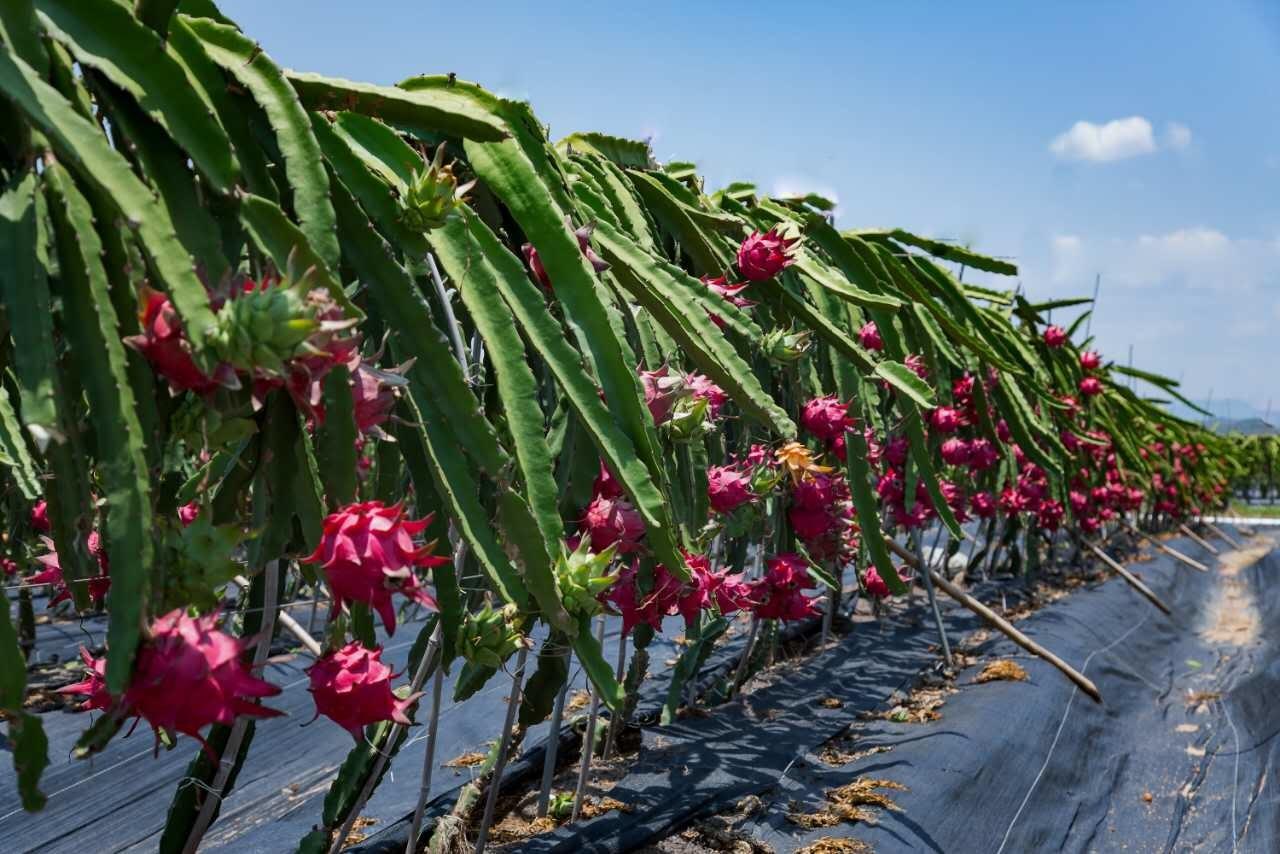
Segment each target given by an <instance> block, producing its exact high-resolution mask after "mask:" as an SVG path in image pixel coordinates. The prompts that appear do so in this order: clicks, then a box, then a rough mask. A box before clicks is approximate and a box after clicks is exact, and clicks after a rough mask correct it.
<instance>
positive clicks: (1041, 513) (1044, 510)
mask: <svg viewBox="0 0 1280 854" xmlns="http://www.w3.org/2000/svg"><path fill="white" fill-rule="evenodd" d="M1064 513H1065V510H1064V508H1063V506H1062V504H1061V502H1059V501H1055V500H1053V499H1049V500H1046V501H1043V502H1041V504H1040V509H1039V510H1037V511H1036V525H1037V526H1039V527H1040V528H1043V529H1044V530H1046V531H1056V530H1058V526H1059V525H1060V524H1062V517H1063V515H1064Z"/></svg>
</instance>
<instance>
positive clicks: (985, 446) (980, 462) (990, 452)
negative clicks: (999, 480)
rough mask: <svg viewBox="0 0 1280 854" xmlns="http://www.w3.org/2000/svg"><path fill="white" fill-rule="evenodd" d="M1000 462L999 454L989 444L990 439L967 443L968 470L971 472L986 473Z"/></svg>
mask: <svg viewBox="0 0 1280 854" xmlns="http://www.w3.org/2000/svg"><path fill="white" fill-rule="evenodd" d="M998 462H1000V452H999V451H997V450H996V448H995V446H994V445H992V444H991V440H990V439H973V440H971V441H970V442H969V468H970V470H972V471H986V470H987V469H989V468H991V467H992V466H994V465H995V464H996V463H998Z"/></svg>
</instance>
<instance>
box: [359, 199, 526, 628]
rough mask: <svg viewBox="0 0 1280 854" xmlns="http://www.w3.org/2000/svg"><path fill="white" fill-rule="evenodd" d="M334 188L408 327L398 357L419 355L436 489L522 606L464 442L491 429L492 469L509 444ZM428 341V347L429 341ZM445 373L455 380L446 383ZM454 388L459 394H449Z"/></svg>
mask: <svg viewBox="0 0 1280 854" xmlns="http://www.w3.org/2000/svg"><path fill="white" fill-rule="evenodd" d="M334 189H335V193H334V197H335V201H337V203H338V214H339V217H340V221H341V222H342V233H343V235H344V238H345V241H346V242H345V245H344V248H345V250H346V253H347V257H348V260H349V262H350V263H351V265H352V267H354V268H355V269H356V271H357V273H358V274H359V275H360V277H361V279H362V280H364V281H365V282H366V283H368V285H369V287H370V288H371V290H372V291H373V297H374V299H375V300H377V301H378V302H379V304H380V306H381V313H382V315H383V316H384V317H387V318H394V319H395V321H396V323H397V328H399V329H400V330H401V334H400V335H399V336H397V338H396V339H394V340H393V341H392V352H393V353H394V354H395V356H396V358H397V359H402V358H403V357H404V356H405V355H407V354H409V353H412V354H413V355H416V356H419V358H418V361H417V363H416V364H415V365H414V367H413V368H412V369H410V371H409V374H408V376H409V396H410V401H411V403H412V407H413V408H414V409H415V410H416V411H415V412H414V421H415V422H416V423H417V424H419V425H420V435H421V436H422V441H423V444H424V446H425V449H426V451H427V456H428V459H429V460H430V465H431V473H432V479H433V482H434V483H435V486H436V491H437V494H438V495H439V496H440V497H441V498H442V499H444V500H445V501H446V502H447V503H448V505H449V507H450V510H451V515H452V516H453V517H454V519H455V520H456V521H457V523H458V529H459V531H460V532H461V533H462V535H463V537H465V538H466V540H467V542H468V543H469V544H470V545H471V548H472V549H473V551H474V552H475V554H476V557H477V558H478V559H479V560H480V564H481V566H482V567H484V569H485V571H486V573H487V574H488V575H489V577H490V579H491V581H492V582H493V584H494V588H495V589H496V590H497V591H498V593H499V594H500V595H501V596H502V598H503V599H504V600H505V601H507V602H512V603H514V604H516V605H518V606H520V607H522V608H523V607H525V606H526V604H527V601H528V594H527V592H526V590H525V587H524V584H523V583H522V582H521V580H520V577H519V575H518V573H516V571H515V568H514V567H513V566H512V565H511V561H510V560H508V558H507V556H506V554H505V553H504V552H503V550H502V546H501V544H500V543H499V542H498V540H497V538H496V537H495V536H494V531H493V527H492V525H491V524H490V523H489V520H488V518H487V514H486V513H485V511H484V508H483V506H481V504H480V501H479V498H478V495H479V491H478V485H477V484H476V481H475V478H474V477H472V474H471V471H470V469H469V468H468V467H467V462H466V459H465V458H464V457H461V456H459V455H458V453H457V448H459V447H468V443H471V445H472V446H476V440H477V437H478V434H479V435H484V436H485V437H486V438H485V440H484V441H485V443H486V444H487V443H489V442H492V448H490V449H489V450H487V451H483V452H482V453H481V455H479V456H476V455H475V454H472V455H471V456H472V458H473V459H475V460H476V462H477V464H478V465H480V467H481V468H482V469H486V470H487V471H488V472H489V473H490V474H491V475H493V476H497V475H499V474H500V473H501V472H502V471H503V469H505V467H506V464H507V457H506V452H505V451H503V450H502V449H501V447H500V446H498V444H497V438H496V434H495V433H494V431H493V427H492V426H491V425H489V424H488V422H487V421H486V420H485V418H484V416H483V414H481V413H480V411H479V408H478V405H477V403H476V401H475V398H474V396H473V395H472V394H471V391H470V389H468V388H467V386H466V383H465V381H464V379H463V376H462V371H461V368H460V367H459V366H458V364H457V362H455V361H453V357H452V355H451V354H450V353H449V349H448V345H447V344H446V343H445V341H444V337H443V336H442V335H441V334H440V332H439V330H437V329H436V327H435V324H433V323H432V322H431V319H430V313H429V311H428V309H427V307H426V304H425V303H424V302H423V301H422V297H421V295H420V294H419V293H418V290H417V287H416V285H415V284H414V282H413V280H412V279H411V278H410V277H409V274H408V273H407V272H405V270H404V268H403V267H401V266H400V265H399V264H397V263H396V262H395V260H394V258H392V256H391V254H390V250H389V248H388V247H387V245H386V243H385V242H384V241H383V240H382V238H381V237H379V236H378V234H377V232H375V231H374V230H373V227H372V225H371V224H370V223H369V221H368V218H367V217H365V216H364V214H363V212H361V211H360V209H359V206H358V205H357V204H356V202H355V200H354V199H352V198H351V197H350V194H349V193H348V192H347V191H346V189H345V187H343V186H342V185H341V183H338V182H336V181H335V185H334ZM428 346H429V349H424V348H426V347H428ZM424 357H425V358H424ZM442 378H447V379H448V380H449V381H448V382H447V383H445V385H444V386H443V387H442V386H441V379H442ZM451 388H452V389H454V394H455V395H456V396H457V397H458V398H460V401H459V400H452V399H451V398H450V395H449V390H450V389H451ZM468 399H469V403H468V402H467V401H468ZM476 447H480V448H483V447H485V445H479V446H476ZM468 450H473V448H468Z"/></svg>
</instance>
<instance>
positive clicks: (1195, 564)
mask: <svg viewBox="0 0 1280 854" xmlns="http://www.w3.org/2000/svg"><path fill="white" fill-rule="evenodd" d="M1121 524H1122V525H1124V527H1125V529H1126V530H1128V532H1129V533H1131V534H1133V535H1134V536H1135V537H1138V538H1139V539H1142V540H1146V541H1147V542H1149V543H1151V545H1153V546H1155V547H1156V548H1157V549H1159V550H1160V551H1162V552H1164V553H1165V554H1167V555H1168V556H1169V557H1171V558H1173V559H1174V560H1179V561H1182V562H1183V563H1185V564H1186V565H1187V566H1189V567H1191V568H1192V569H1195V570H1199V571H1200V572H1208V571H1209V567H1207V566H1205V565H1204V564H1202V563H1201V562H1200V561H1198V560H1195V559H1194V558H1189V557H1187V556H1186V555H1184V554H1183V553H1182V552H1180V551H1178V550H1177V549H1173V548H1170V547H1169V546H1167V545H1165V544H1164V543H1162V542H1160V541H1159V540H1157V539H1156V538H1155V537H1152V536H1151V535H1150V534H1146V533H1143V532H1142V531H1140V530H1138V529H1137V528H1135V527H1133V525H1131V524H1129V522H1127V521H1125V522H1122V523H1121Z"/></svg>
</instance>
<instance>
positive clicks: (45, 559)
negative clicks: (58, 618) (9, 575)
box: [27, 531, 111, 608]
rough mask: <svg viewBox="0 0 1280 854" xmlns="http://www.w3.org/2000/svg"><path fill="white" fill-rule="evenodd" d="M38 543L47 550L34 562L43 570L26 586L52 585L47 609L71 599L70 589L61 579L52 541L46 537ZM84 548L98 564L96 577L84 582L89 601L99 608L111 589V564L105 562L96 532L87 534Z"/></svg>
mask: <svg viewBox="0 0 1280 854" xmlns="http://www.w3.org/2000/svg"><path fill="white" fill-rule="evenodd" d="M40 541H41V542H42V543H44V546H45V548H47V549H48V550H49V552H48V553H47V554H43V555H40V556H39V557H37V558H36V561H37V562H39V563H40V564H41V565H42V566H44V569H42V570H40V571H39V572H37V573H36V574H35V575H32V576H30V577H28V578H27V584H50V585H53V590H54V593H53V596H51V597H50V598H49V607H50V608H52V607H53V606H54V605H57V604H58V603H59V602H65V601H66V600H68V599H70V598H71V588H69V587H68V586H67V582H66V580H65V579H64V578H63V577H62V566H61V564H59V562H58V551H57V549H56V548H55V547H54V545H53V540H51V539H49V538H48V537H41V538H40ZM85 546H86V547H87V548H88V549H89V554H90V555H92V556H93V558H94V560H96V561H97V562H98V570H99V574H98V575H95V576H93V577H91V578H89V579H88V580H87V581H86V582H85V583H86V584H87V585H88V589H89V599H90V600H91V601H92V602H93V605H94V607H95V608H101V607H102V602H103V600H104V599H106V598H107V591H108V590H110V589H111V563H110V561H109V560H107V552H106V549H104V548H103V547H102V537H101V536H100V535H99V534H98V532H97V531H90V532H89V536H88V538H87V539H86V540H85Z"/></svg>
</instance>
